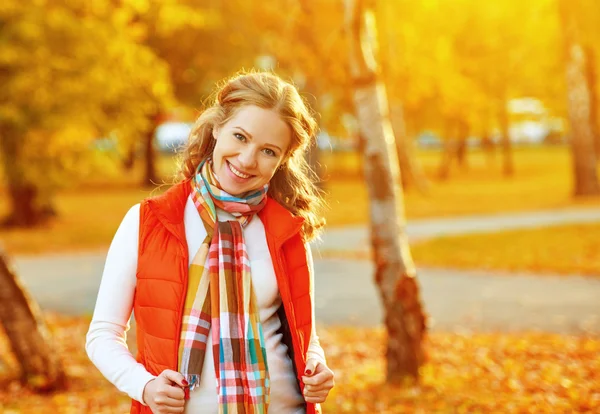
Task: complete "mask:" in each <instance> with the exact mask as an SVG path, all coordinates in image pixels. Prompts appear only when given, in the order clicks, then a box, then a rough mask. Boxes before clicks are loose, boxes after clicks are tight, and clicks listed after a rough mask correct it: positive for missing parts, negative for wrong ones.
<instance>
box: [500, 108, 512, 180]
mask: <svg viewBox="0 0 600 414" xmlns="http://www.w3.org/2000/svg"><path fill="white" fill-rule="evenodd" d="M499 118H500V131H501V134H502V138H501V140H500V145H501V146H502V156H503V158H502V173H503V174H504V176H505V177H512V176H513V175H514V174H515V165H514V162H513V153H512V142H511V140H510V122H509V119H508V102H506V99H502V101H501V102H500V114H499Z"/></svg>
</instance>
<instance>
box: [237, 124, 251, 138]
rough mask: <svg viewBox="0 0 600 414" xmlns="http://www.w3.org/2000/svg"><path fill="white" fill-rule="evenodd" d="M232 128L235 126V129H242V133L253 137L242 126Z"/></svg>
mask: <svg viewBox="0 0 600 414" xmlns="http://www.w3.org/2000/svg"><path fill="white" fill-rule="evenodd" d="M234 128H237V129H240V130H242V132H243V133H244V134H246V135H248V136H249V137H250V138H253V137H252V134H251V133H249V132H248V131H246V130H245V129H244V128H242V127H241V126H236V127H234Z"/></svg>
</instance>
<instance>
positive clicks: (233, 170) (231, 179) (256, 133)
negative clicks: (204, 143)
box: [213, 105, 292, 195]
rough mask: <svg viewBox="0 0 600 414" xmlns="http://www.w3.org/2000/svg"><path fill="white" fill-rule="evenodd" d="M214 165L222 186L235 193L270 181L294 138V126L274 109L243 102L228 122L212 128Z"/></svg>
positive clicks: (243, 191)
mask: <svg viewBox="0 0 600 414" xmlns="http://www.w3.org/2000/svg"><path fill="white" fill-rule="evenodd" d="M213 137H214V138H215V139H216V141H217V142H216V143H215V149H214V151H213V169H214V172H215V174H216V175H217V177H218V180H219V183H220V185H221V188H222V189H223V190H224V191H225V192H227V193H229V194H232V195H241V194H243V193H246V192H248V191H251V190H257V189H259V188H262V187H263V186H264V185H265V184H267V183H268V182H269V181H270V180H271V178H273V175H274V174H275V171H276V170H277V168H278V167H279V165H281V163H282V161H283V159H284V157H285V155H286V154H287V150H288V148H289V146H290V144H291V141H292V132H291V128H290V127H289V126H288V124H286V123H285V122H284V121H283V120H282V119H281V117H280V116H279V115H278V114H277V113H276V112H274V111H272V110H269V109H263V108H260V107H258V106H254V105H247V106H243V107H241V108H240V109H238V111H237V113H236V114H235V115H234V116H233V118H231V119H230V120H229V121H227V123H225V124H224V125H222V126H221V127H215V128H214V129H213Z"/></svg>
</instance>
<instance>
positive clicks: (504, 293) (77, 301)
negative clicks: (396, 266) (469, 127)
mask: <svg viewBox="0 0 600 414" xmlns="http://www.w3.org/2000/svg"><path fill="white" fill-rule="evenodd" d="M597 221H600V209H580V210H561V211H557V212H554V213H550V212H538V213H519V214H506V215H494V216H478V217H462V218H452V219H432V220H419V221H415V222H413V223H411V224H410V225H409V226H408V232H409V238H411V239H412V240H422V239H424V238H429V237H437V236H440V235H448V234H464V233H474V232H480V231H482V230H481V229H482V228H484V229H486V230H485V231H494V230H501V229H508V228H511V229H516V228H526V227H533V226H535V227H537V226H544V225H557V224H563V223H575V222H597ZM532 223H535V225H532ZM461 229H462V230H461ZM367 235H368V233H367V229H366V228H362V227H354V228H341V229H329V230H327V232H326V234H325V235H324V237H323V240H322V241H321V242H320V243H319V244H318V245H316V246H315V249H314V251H315V273H316V281H315V291H316V295H315V296H316V297H315V303H316V313H317V320H318V322H319V323H321V324H324V325H349V324H352V325H361V326H376V325H379V324H381V321H382V309H381V305H380V302H379V298H378V295H377V291H376V288H375V285H374V283H373V281H372V274H373V265H372V263H371V262H369V261H367V260H352V259H332V258H328V259H327V258H322V257H321V253H324V252H326V251H328V250H362V249H366V248H367V247H368V238H367ZM325 256H326V255H325ZM104 259H105V254H104V253H74V254H55V255H48V256H32V257H17V258H16V260H15V264H16V267H17V270H18V272H19V274H20V276H21V279H22V281H23V283H24V284H25V286H26V287H27V288H28V289H29V291H30V292H31V294H32V295H33V296H34V297H35V298H36V299H37V300H38V302H39V303H40V305H41V306H42V308H44V309H46V310H51V311H56V312H61V313H66V314H77V315H79V314H91V313H92V311H93V308H94V303H95V298H96V293H97V291H98V286H99V283H100V278H101V274H102V269H103V266H104ZM419 283H420V285H421V294H422V299H423V302H424V305H425V308H426V309H427V312H428V314H429V316H430V317H431V328H432V330H434V331H436V330H439V331H448V330H453V331H478V332H492V331H504V332H511V331H523V330H528V331H531V330H540V331H545V332H558V333H583V332H587V333H595V334H598V333H600V278H599V279H594V278H589V277H587V278H586V277H581V276H577V275H571V276H558V275H534V274H527V273H509V274H507V273H505V272H491V271H480V270H473V271H462V270H461V271H459V270H452V269H439V268H419Z"/></svg>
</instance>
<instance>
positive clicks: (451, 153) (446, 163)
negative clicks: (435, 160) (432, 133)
mask: <svg viewBox="0 0 600 414" xmlns="http://www.w3.org/2000/svg"><path fill="white" fill-rule="evenodd" d="M442 145H443V146H444V147H443V149H442V158H441V159H440V165H439V167H438V173H437V176H438V179H439V180H442V181H445V180H447V179H448V178H449V177H450V167H451V166H452V160H453V159H454V157H455V155H456V147H457V142H456V140H455V139H454V138H450V137H448V138H446V139H444V140H443V143H442Z"/></svg>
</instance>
